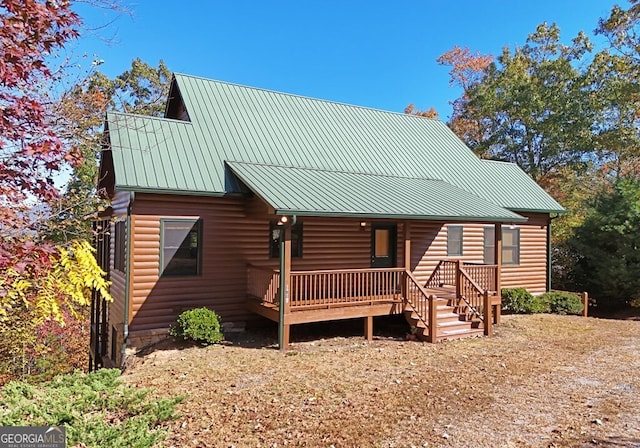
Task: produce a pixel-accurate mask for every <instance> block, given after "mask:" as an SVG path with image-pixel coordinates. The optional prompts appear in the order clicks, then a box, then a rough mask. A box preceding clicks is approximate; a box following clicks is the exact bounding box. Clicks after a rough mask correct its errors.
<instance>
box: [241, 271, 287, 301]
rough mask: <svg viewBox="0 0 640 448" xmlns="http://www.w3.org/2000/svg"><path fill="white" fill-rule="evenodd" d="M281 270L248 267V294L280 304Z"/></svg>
mask: <svg viewBox="0 0 640 448" xmlns="http://www.w3.org/2000/svg"><path fill="white" fill-rule="evenodd" d="M279 289H280V272H279V271H274V270H273V269H270V268H262V267H258V266H252V265H249V266H248V267H247V294H248V295H249V297H251V298H254V299H258V300H261V301H263V302H266V303H269V304H272V305H276V306H277V305H278V290H279Z"/></svg>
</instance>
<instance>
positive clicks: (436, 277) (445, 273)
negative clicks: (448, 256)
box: [424, 260, 458, 288]
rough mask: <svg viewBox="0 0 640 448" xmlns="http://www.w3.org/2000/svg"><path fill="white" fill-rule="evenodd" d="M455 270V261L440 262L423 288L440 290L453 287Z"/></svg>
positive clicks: (456, 268) (456, 267)
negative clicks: (444, 287)
mask: <svg viewBox="0 0 640 448" xmlns="http://www.w3.org/2000/svg"><path fill="white" fill-rule="evenodd" d="M457 270H458V262H457V261H453V260H440V262H439V263H438V265H437V266H436V268H435V269H434V270H433V273H431V276H430V277H429V280H427V283H425V285H424V287H425V288H442V287H443V286H454V285H455V284H456V275H457Z"/></svg>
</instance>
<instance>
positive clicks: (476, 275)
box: [462, 261, 498, 291]
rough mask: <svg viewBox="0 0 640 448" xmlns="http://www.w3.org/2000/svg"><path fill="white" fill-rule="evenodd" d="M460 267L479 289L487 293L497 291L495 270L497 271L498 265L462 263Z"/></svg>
mask: <svg viewBox="0 0 640 448" xmlns="http://www.w3.org/2000/svg"><path fill="white" fill-rule="evenodd" d="M462 267H463V268H464V269H465V270H466V271H467V274H469V277H470V278H472V279H473V280H474V281H475V282H476V283H477V284H478V286H480V287H481V289H488V290H489V291H495V290H496V289H497V288H496V270H497V269H498V265H495V264H482V263H473V262H468V261H465V262H463V263H462Z"/></svg>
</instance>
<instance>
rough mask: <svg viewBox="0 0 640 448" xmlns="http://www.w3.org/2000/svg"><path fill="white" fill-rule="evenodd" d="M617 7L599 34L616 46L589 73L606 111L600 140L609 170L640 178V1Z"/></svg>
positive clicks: (599, 128) (600, 125)
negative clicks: (624, 7)
mask: <svg viewBox="0 0 640 448" xmlns="http://www.w3.org/2000/svg"><path fill="white" fill-rule="evenodd" d="M630 4H631V7H630V8H629V9H628V10H624V9H622V8H620V7H619V6H617V5H616V6H614V7H613V8H612V10H611V13H610V15H609V17H608V18H606V19H600V21H599V26H598V28H597V29H596V33H597V34H601V35H604V36H605V37H607V38H608V40H609V43H610V46H609V48H606V49H604V50H602V51H601V52H599V53H598V54H597V55H596V57H595V58H594V61H593V63H592V64H591V66H590V70H589V75H590V77H591V80H592V82H593V83H594V86H595V87H594V91H596V92H597V93H598V95H597V101H598V106H599V110H600V111H601V113H600V115H599V117H598V120H597V123H596V126H595V128H596V130H597V134H598V136H597V144H598V149H599V150H600V152H601V158H602V160H603V169H604V170H606V171H607V172H608V173H609V174H610V175H611V176H612V177H614V178H619V177H626V176H633V177H636V178H637V177H640V2H639V1H638V0H631V1H630Z"/></svg>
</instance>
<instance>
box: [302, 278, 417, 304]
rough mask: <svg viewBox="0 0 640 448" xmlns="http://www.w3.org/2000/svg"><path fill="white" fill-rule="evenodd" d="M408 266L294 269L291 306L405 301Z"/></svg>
mask: <svg viewBox="0 0 640 448" xmlns="http://www.w3.org/2000/svg"><path fill="white" fill-rule="evenodd" d="M404 271H405V269H404V268H367V269H344V270H343V269H340V270H320V271H293V272H291V283H290V284H291V289H290V291H291V293H290V306H291V309H292V310H294V309H296V308H298V309H300V308H308V307H318V306H323V307H324V306H337V305H347V304H356V303H385V302H389V301H392V302H401V301H402V284H403V278H402V275H403V273H404Z"/></svg>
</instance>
